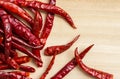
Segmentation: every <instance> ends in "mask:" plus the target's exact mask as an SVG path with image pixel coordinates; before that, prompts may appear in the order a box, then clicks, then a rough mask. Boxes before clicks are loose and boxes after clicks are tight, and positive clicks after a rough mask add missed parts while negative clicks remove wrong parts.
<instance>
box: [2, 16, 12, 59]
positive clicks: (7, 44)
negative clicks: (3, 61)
mask: <svg viewBox="0 0 120 79" xmlns="http://www.w3.org/2000/svg"><path fill="white" fill-rule="evenodd" d="M0 16H1V15H0ZM1 19H2V22H3V26H4V33H5V49H4V50H5V55H6V57H7V58H8V57H9V55H10V50H11V41H12V28H11V25H10V22H9V19H8V15H7V14H5V15H2V16H1Z"/></svg>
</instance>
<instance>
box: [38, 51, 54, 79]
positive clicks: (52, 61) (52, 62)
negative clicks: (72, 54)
mask: <svg viewBox="0 0 120 79" xmlns="http://www.w3.org/2000/svg"><path fill="white" fill-rule="evenodd" d="M55 57H56V53H54V55H53V57H52V60H51V61H50V63H49V65H48V67H47V68H46V70H45V72H44V73H43V74H42V76H41V77H40V78H39V79H45V77H46V76H47V74H48V73H49V71H50V69H51V68H52V66H53V64H54V61H55Z"/></svg>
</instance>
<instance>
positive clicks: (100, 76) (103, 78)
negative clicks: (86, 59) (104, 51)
mask: <svg viewBox="0 0 120 79" xmlns="http://www.w3.org/2000/svg"><path fill="white" fill-rule="evenodd" d="M75 59H76V62H77V63H78V65H79V67H80V68H82V69H83V70H84V71H85V72H86V73H88V74H89V75H91V76H93V77H95V78H97V79H113V75H112V74H109V73H106V72H103V71H100V70H96V69H93V68H90V67H88V66H86V65H85V64H84V63H83V62H82V59H81V57H80V56H79V54H78V51H77V48H76V50H75Z"/></svg>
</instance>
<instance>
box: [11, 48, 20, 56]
mask: <svg viewBox="0 0 120 79" xmlns="http://www.w3.org/2000/svg"><path fill="white" fill-rule="evenodd" d="M10 57H12V58H18V52H16V51H15V49H11V50H10Z"/></svg>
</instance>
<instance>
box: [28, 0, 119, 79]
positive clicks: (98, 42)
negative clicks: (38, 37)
mask: <svg viewBox="0 0 120 79" xmlns="http://www.w3.org/2000/svg"><path fill="white" fill-rule="evenodd" d="M41 1H43V2H48V1H47V0H41ZM57 6H59V7H61V8H63V9H64V10H65V11H67V12H68V13H69V14H70V15H71V17H72V18H73V20H74V22H75V25H76V27H77V29H72V28H71V27H70V25H69V24H68V23H67V22H66V21H65V20H63V19H62V18H61V17H59V16H58V15H56V16H55V21H54V26H53V29H52V32H51V34H50V37H49V39H48V41H47V44H46V46H45V48H46V47H47V46H52V45H60V44H66V43H67V42H69V41H70V40H72V39H73V38H74V37H75V36H76V35H78V34H80V35H81V37H80V38H79V40H78V41H77V42H76V43H75V44H74V45H73V46H72V47H71V48H70V49H69V50H67V51H66V52H64V53H63V54H60V55H58V56H57V57H56V60H55V64H54V66H53V68H52V70H51V71H50V73H49V74H48V75H47V77H46V79H50V77H51V76H53V75H54V74H55V73H56V72H57V71H58V70H60V69H61V68H62V67H63V66H64V65H65V64H66V63H67V62H68V61H70V60H71V59H72V58H73V57H74V49H75V48H76V47H79V51H82V50H83V49H85V48H86V47H87V46H89V45H91V44H95V45H94V47H93V48H92V49H91V51H89V53H88V54H87V55H86V56H85V58H84V59H83V61H84V63H85V64H86V65H88V66H89V67H92V68H95V69H98V70H102V71H105V72H109V73H111V74H113V75H114V79H119V78H120V0H57ZM43 16H45V14H44V13H43ZM43 51H44V50H42V51H41V53H42V59H43V62H44V66H43V67H42V68H37V67H36V66H35V65H33V64H32V63H30V64H32V65H33V66H35V67H36V72H35V73H32V74H31V77H32V78H33V79H39V77H40V75H41V74H42V73H43V72H44V70H45V68H46V67H47V65H48V63H49V61H50V59H51V57H47V56H44V55H43ZM64 79H94V78H93V77H90V76H89V75H87V74H86V73H84V72H83V71H82V70H81V69H80V68H79V67H78V66H77V67H76V68H75V69H73V70H72V71H71V72H70V73H69V74H68V75H66V76H65V78H64Z"/></svg>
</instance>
